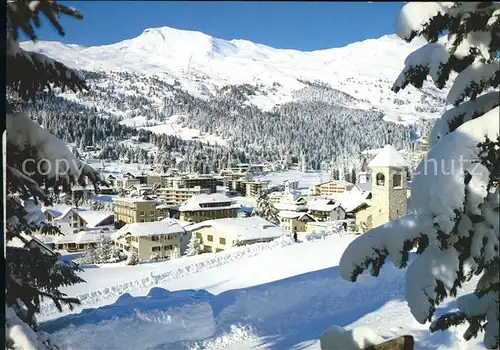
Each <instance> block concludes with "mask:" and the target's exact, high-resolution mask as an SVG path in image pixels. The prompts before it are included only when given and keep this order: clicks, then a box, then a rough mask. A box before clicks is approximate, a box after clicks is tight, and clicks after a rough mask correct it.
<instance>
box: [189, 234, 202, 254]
mask: <svg viewBox="0 0 500 350" xmlns="http://www.w3.org/2000/svg"><path fill="white" fill-rule="evenodd" d="M199 253H200V242H198V239H197V238H196V235H194V234H192V235H191V239H190V240H189V243H188V245H187V247H186V255H187V256H193V255H198V254H199Z"/></svg>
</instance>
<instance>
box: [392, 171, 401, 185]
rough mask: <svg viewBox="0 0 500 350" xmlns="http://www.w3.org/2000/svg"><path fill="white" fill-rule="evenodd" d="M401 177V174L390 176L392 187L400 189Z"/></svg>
mask: <svg viewBox="0 0 500 350" xmlns="http://www.w3.org/2000/svg"><path fill="white" fill-rule="evenodd" d="M401 184H402V177H401V174H394V175H392V187H393V188H395V187H401V186H402V185H401Z"/></svg>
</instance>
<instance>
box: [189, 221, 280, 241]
mask: <svg viewBox="0 0 500 350" xmlns="http://www.w3.org/2000/svg"><path fill="white" fill-rule="evenodd" d="M207 226H209V227H213V228H214V229H215V230H216V231H217V232H218V233H219V234H221V235H224V236H226V237H232V238H233V239H237V240H239V241H241V242H245V241H254V240H261V239H270V238H278V237H280V236H282V235H284V234H285V231H284V230H283V229H282V228H281V227H279V226H277V225H275V224H273V223H271V222H269V221H267V220H265V219H263V218H261V217H259V216H251V217H248V218H227V219H216V220H208V221H204V222H201V223H199V224H195V225H192V230H196V229H200V228H202V227H207Z"/></svg>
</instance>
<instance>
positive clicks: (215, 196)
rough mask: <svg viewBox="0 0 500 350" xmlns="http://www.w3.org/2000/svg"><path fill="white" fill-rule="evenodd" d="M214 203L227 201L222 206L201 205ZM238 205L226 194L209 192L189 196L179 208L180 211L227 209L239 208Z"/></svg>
mask: <svg viewBox="0 0 500 350" xmlns="http://www.w3.org/2000/svg"><path fill="white" fill-rule="evenodd" d="M215 203H228V205H227V206H224V207H220V206H217V207H215V208H214V207H203V205H204V204H215ZM239 207H240V205H237V204H235V203H234V201H233V200H232V199H231V198H229V197H228V196H226V195H224V194H222V193H211V194H204V193H203V194H197V195H194V196H192V197H191V198H189V199H188V200H187V201H186V202H184V204H182V205H181V206H180V208H179V210H180V211H195V210H213V209H227V208H239Z"/></svg>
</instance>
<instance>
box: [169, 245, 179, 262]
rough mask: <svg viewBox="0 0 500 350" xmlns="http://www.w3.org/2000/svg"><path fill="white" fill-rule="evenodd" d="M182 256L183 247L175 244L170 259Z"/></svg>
mask: <svg viewBox="0 0 500 350" xmlns="http://www.w3.org/2000/svg"><path fill="white" fill-rule="evenodd" d="M180 257H181V249H180V248H179V247H178V246H174V249H172V253H170V259H178V258H180Z"/></svg>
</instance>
